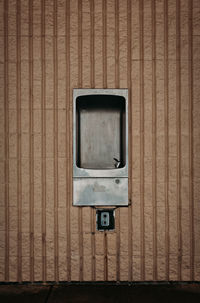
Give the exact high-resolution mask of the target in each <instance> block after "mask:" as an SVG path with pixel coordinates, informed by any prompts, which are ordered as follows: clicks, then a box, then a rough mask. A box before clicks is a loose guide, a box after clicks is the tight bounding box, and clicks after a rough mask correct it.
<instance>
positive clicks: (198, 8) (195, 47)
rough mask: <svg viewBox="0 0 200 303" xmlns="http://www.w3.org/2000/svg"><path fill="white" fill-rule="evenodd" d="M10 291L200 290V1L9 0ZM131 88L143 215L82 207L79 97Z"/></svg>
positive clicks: (4, 63)
mask: <svg viewBox="0 0 200 303" xmlns="http://www.w3.org/2000/svg"><path fill="white" fill-rule="evenodd" d="M0 14H1V15H0V44H1V47H0V81H1V84H0V89H1V102H0V123H1V125H0V281H18V282H21V281H63V280H65V281H99V280H101V281H107V280H118V281H124V280H125V281H145V280H146V281H150V280H157V281H159V280H200V1H199V0H176V1H175V0H152V1H151V0H132V1H131V0H116V1H115V0H107V1H106V0H90V1H89V0H82V1H81V0H71V1H70V0H68V1H64V0H54V1H53V0H46V1H45V0H29V1H28V0H21V1H20V0H18V1H16V0H0ZM73 88H128V89H129V100H130V108H129V110H130V115H129V122H130V123H129V142H130V144H129V145H130V149H129V152H130V159H129V167H130V171H129V177H130V179H129V180H130V182H129V192H130V205H129V207H121V208H118V209H117V210H116V229H115V231H112V232H98V231H96V226H95V220H96V219H95V209H93V208H89V207H73V206H72V90H73Z"/></svg>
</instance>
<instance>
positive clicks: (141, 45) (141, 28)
mask: <svg viewBox="0 0 200 303" xmlns="http://www.w3.org/2000/svg"><path fill="white" fill-rule="evenodd" d="M143 19H144V3H143V0H141V1H140V2H139V31H140V41H139V52H140V97H139V98H140V219H141V227H140V230H141V240H140V241H141V248H140V249H141V279H142V280H145V235H144V233H145V221H144V24H143V23H144V20H143Z"/></svg>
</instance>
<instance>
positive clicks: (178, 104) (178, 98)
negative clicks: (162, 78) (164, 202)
mask: <svg viewBox="0 0 200 303" xmlns="http://www.w3.org/2000/svg"><path fill="white" fill-rule="evenodd" d="M180 35H181V33H180V0H176V132H177V232H178V280H181V279H182V275H181V266H182V228H181V55H180V54H181V49H180Z"/></svg>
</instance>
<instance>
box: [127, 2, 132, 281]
mask: <svg viewBox="0 0 200 303" xmlns="http://www.w3.org/2000/svg"><path fill="white" fill-rule="evenodd" d="M131 13H132V5H131V0H127V64H128V66H127V80H128V83H127V84H128V90H129V129H128V133H129V163H130V165H129V199H130V200H129V201H130V203H129V207H128V258H129V262H128V264H129V269H128V281H132V279H133V274H132V272H133V260H132V257H133V256H132V255H133V239H132V236H133V235H132V233H133V222H132V149H131V147H132V132H131V121H132V91H131V89H132V85H131V76H132V75H131V70H132V64H131V57H132V51H131V42H132V39H131V34H132V31H131Z"/></svg>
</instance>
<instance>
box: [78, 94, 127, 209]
mask: <svg viewBox="0 0 200 303" xmlns="http://www.w3.org/2000/svg"><path fill="white" fill-rule="evenodd" d="M73 204H74V205H77V206H84V205H91V206H92V205H101V206H110V205H128V90H127V89H74V91H73Z"/></svg>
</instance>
